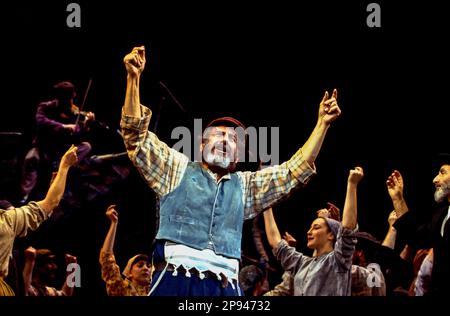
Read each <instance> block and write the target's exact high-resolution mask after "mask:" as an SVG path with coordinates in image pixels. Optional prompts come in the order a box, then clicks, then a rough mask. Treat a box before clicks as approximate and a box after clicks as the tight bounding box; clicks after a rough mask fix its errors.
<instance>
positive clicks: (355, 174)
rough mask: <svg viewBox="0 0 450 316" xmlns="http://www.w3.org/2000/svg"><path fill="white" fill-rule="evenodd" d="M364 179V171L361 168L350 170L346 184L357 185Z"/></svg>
mask: <svg viewBox="0 0 450 316" xmlns="http://www.w3.org/2000/svg"><path fill="white" fill-rule="evenodd" d="M363 177H364V171H363V169H362V168H361V167H356V168H355V169H352V170H350V174H349V176H348V182H349V183H352V184H355V185H356V184H358V183H359V181H361V179H362V178H363Z"/></svg>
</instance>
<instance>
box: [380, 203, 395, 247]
mask: <svg viewBox="0 0 450 316" xmlns="http://www.w3.org/2000/svg"><path fill="white" fill-rule="evenodd" d="M396 220H397V213H396V211H395V210H394V211H392V212H391V213H390V214H389V218H388V223H389V229H388V232H387V234H386V237H384V241H383V243H382V245H383V246H385V247H388V248H391V249H394V248H395V240H396V239H397V230H396V229H395V228H394V223H395V221H396Z"/></svg>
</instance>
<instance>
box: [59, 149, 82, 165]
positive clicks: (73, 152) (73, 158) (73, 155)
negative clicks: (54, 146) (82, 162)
mask: <svg viewBox="0 0 450 316" xmlns="http://www.w3.org/2000/svg"><path fill="white" fill-rule="evenodd" d="M77 150H78V148H77V147H75V146H74V145H72V146H70V148H69V149H68V150H67V151H66V153H65V154H64V156H63V157H62V158H61V167H65V168H70V167H72V166H73V165H75V164H76V163H77V161H78V157H77Z"/></svg>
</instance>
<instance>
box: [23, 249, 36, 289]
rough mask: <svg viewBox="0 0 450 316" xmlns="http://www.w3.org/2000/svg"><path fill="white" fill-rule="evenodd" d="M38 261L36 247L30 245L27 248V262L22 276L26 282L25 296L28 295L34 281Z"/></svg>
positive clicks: (24, 282)
mask: <svg viewBox="0 0 450 316" xmlns="http://www.w3.org/2000/svg"><path fill="white" fill-rule="evenodd" d="M35 262H36V249H34V248H33V247H28V248H27V249H25V264H24V266H23V271H22V276H23V284H24V292H25V296H28V291H29V288H30V286H31V282H32V281H33V269H34V264H35Z"/></svg>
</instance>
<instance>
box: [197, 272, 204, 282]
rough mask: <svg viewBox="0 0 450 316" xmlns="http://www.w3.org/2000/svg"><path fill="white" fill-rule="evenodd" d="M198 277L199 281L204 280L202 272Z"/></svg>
mask: <svg viewBox="0 0 450 316" xmlns="http://www.w3.org/2000/svg"><path fill="white" fill-rule="evenodd" d="M198 277H199V278H200V280H203V279H204V278H205V274H204V273H203V272H200V273H199V275H198Z"/></svg>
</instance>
